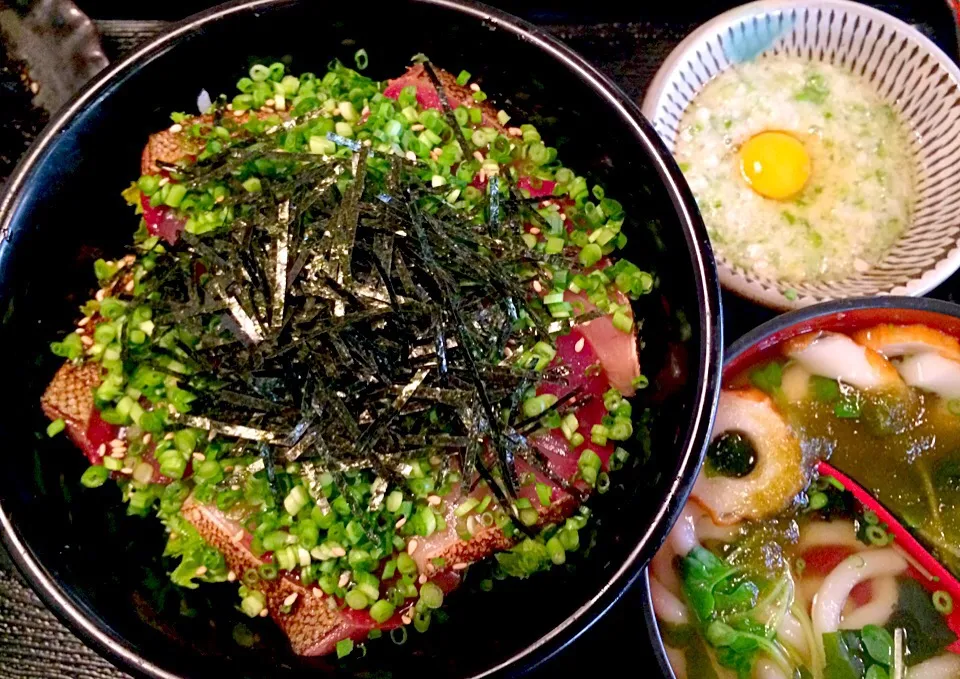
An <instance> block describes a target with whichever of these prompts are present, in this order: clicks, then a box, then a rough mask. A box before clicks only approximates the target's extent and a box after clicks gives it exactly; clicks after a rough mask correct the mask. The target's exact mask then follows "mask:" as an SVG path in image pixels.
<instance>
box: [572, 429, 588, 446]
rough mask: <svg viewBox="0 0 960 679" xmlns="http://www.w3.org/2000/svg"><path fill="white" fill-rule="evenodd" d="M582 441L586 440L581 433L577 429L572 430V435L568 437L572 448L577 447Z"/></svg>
mask: <svg viewBox="0 0 960 679" xmlns="http://www.w3.org/2000/svg"><path fill="white" fill-rule="evenodd" d="M584 441H586V439H585V438H584V437H583V434H581V433H580V432H578V431H577V432H574V433H573V436H571V437H570V446H571V447H573V448H579V447H580V446H582V445H583V442H584Z"/></svg>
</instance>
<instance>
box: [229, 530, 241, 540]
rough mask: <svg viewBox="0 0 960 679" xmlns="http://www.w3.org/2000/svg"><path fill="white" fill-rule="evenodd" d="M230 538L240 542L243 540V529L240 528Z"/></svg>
mask: <svg viewBox="0 0 960 679" xmlns="http://www.w3.org/2000/svg"><path fill="white" fill-rule="evenodd" d="M230 539H231V540H233V541H234V542H240V541H241V540H243V531H242V530H238V531H237V532H236V533H234V535H233V537H232V538H230Z"/></svg>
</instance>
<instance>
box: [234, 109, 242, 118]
mask: <svg viewBox="0 0 960 679" xmlns="http://www.w3.org/2000/svg"><path fill="white" fill-rule="evenodd" d="M233 115H234V116H236V117H237V118H242V117H243V111H234V112H233Z"/></svg>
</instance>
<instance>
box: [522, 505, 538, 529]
mask: <svg viewBox="0 0 960 679" xmlns="http://www.w3.org/2000/svg"><path fill="white" fill-rule="evenodd" d="M539 520H540V515H539V514H538V513H537V510H536V509H533V508H529V509H521V510H520V522H521V523H522V524H523V525H524V526H534V525H536V523H537V521H539Z"/></svg>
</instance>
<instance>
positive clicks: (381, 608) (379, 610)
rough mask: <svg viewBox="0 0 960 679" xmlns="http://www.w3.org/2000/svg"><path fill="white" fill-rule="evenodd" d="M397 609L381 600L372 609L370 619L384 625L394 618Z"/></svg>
mask: <svg viewBox="0 0 960 679" xmlns="http://www.w3.org/2000/svg"><path fill="white" fill-rule="evenodd" d="M394 611H396V607H395V606H394V605H393V604H392V603H390V602H389V601H387V600H385V599H380V600H379V601H377V602H375V603H374V604H373V606H371V607H370V617H371V618H373V619H374V621H376V622H378V623H384V622H386V621H387V620H389V619H390V618H392V617H393V613H394Z"/></svg>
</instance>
